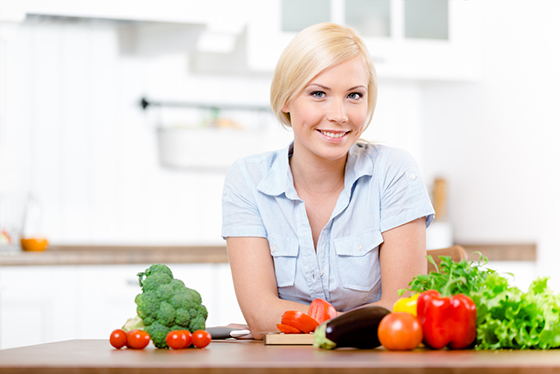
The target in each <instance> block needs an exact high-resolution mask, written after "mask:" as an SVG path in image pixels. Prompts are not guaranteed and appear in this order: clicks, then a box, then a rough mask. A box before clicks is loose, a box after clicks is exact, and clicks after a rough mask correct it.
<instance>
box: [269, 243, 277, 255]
mask: <svg viewBox="0 0 560 374" xmlns="http://www.w3.org/2000/svg"><path fill="white" fill-rule="evenodd" d="M270 252H272V253H274V252H276V246H275V245H274V244H273V245H272V247H270Z"/></svg>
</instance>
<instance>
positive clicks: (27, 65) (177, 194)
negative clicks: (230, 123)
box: [0, 0, 560, 284]
mask: <svg viewBox="0 0 560 374" xmlns="http://www.w3.org/2000/svg"><path fill="white" fill-rule="evenodd" d="M472 1H474V0H472ZM480 8H481V11H482V12H481V15H480V16H481V19H482V22H481V24H482V28H483V30H482V34H483V38H482V40H483V43H482V45H481V55H482V76H481V79H480V81H479V82H473V83H462V84H459V83H448V82H446V83H430V82H424V83H420V82H412V81H394V80H393V81H384V80H383V79H382V80H381V81H380V83H381V86H380V94H379V102H378V108H377V111H376V114H375V116H374V122H373V123H372V125H371V127H370V128H369V129H368V131H367V133H366V134H365V137H366V138H368V139H372V140H377V141H385V142H387V143H390V144H393V145H396V146H401V147H404V148H406V149H408V150H410V151H411V152H412V153H413V154H414V155H415V157H416V158H417V160H418V161H419V163H420V165H421V167H422V169H423V171H424V179H425V181H426V183H427V184H428V186H430V184H431V181H432V180H433V178H435V177H436V176H440V175H443V176H445V177H446V178H447V179H448V182H449V215H450V220H451V221H452V223H453V226H454V230H455V235H456V240H457V241H458V242H464V243H466V242H468V243H504V242H514V243H515V242H536V243H537V244H538V251H539V253H538V258H539V268H538V273H539V274H545V275H553V274H554V270H555V268H554V264H555V263H557V262H558V257H559V256H560V255H557V254H556V253H557V252H559V251H558V248H560V245H559V244H560V243H559V241H560V240H559V239H558V237H557V235H556V230H557V227H560V222H559V221H560V218H559V217H558V215H557V214H556V212H557V211H558V210H559V208H560V206H559V205H560V202H559V200H560V199H559V198H558V195H557V191H558V190H559V189H558V184H559V181H560V178H559V177H558V175H557V173H558V171H559V169H560V168H559V167H558V166H559V165H558V163H559V160H560V157H559V156H560V154H559V153H560V151H559V150H558V146H557V145H556V137H557V135H558V130H557V127H558V125H559V124H560V105H559V102H560V100H559V99H560V96H559V95H560V94H559V90H558V87H560V73H559V71H558V68H557V67H558V66H560V55H559V52H557V50H558V48H557V47H556V46H557V45H559V44H560V43H559V42H560V40H559V39H560V26H559V25H558V22H557V20H558V19H560V4H559V3H558V2H557V1H555V0H539V1H533V2H527V1H520V0H516V1H511V0H492V1H480ZM2 37H3V38H4V39H3V41H2V42H1V43H0V52H2V53H1V55H0V64H1V65H0V79H1V80H2V84H0V90H1V91H0V178H1V179H0V195H1V196H2V197H6V196H12V195H14V194H21V193H22V192H25V191H28V190H30V189H31V188H32V189H33V192H34V193H35V194H36V195H37V197H38V198H39V199H40V200H41V202H42V203H43V206H44V208H45V215H46V217H48V219H47V220H46V232H47V234H48V235H49V237H50V238H51V241H52V242H53V243H127V244H134V243H141V244H195V243H221V242H222V241H221V239H220V237H219V235H220V220H221V213H220V196H221V195H220V194H221V186H222V181H223V173H203V172H200V171H189V172H178V171H174V170H168V169H163V168H162V167H161V166H160V165H159V164H158V159H157V147H156V138H155V127H156V126H157V125H158V121H159V119H158V116H157V115H156V113H155V112H152V111H150V112H149V113H146V112H143V111H142V110H141V109H140V108H139V106H138V100H139V99H140V97H141V96H142V95H149V96H150V97H152V98H155V99H162V100H163V99H168V100H176V101H189V100H193V101H206V102H237V103H248V104H266V103H267V102H268V90H269V82H270V76H267V75H248V74H246V75H244V76H233V75H230V74H214V75H210V74H202V73H195V72H192V71H191V70H190V68H189V64H190V62H189V59H188V54H187V51H184V52H183V51H179V52H177V51H174V52H172V53H164V54H161V53H160V54H155V53H152V54H150V53H149V52H150V51H149V50H148V51H143V53H142V54H131V53H125V51H124V50H123V48H122V45H120V44H119V42H120V41H122V40H120V39H119V38H118V34H117V33H116V31H115V26H114V25H108V24H104V23H89V24H52V23H39V24H36V23H35V24H33V23H30V24H24V25H23V26H22V27H20V28H19V30H17V31H15V32H13V33H6V32H4V33H2ZM6 40H8V42H6ZM124 49H126V48H124ZM411 63H414V62H413V61H412V62H411ZM270 126H274V125H273V124H270ZM202 149H203V151H201V152H200V156H201V157H203V156H204V153H205V152H217V151H219V150H216V149H213V148H212V144H205V145H204V147H203V148H202ZM555 282H556V284H558V282H559V281H558V280H555Z"/></svg>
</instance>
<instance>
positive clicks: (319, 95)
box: [311, 91, 325, 98]
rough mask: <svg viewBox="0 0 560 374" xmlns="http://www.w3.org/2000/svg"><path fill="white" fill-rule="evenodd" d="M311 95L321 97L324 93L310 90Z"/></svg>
mask: <svg viewBox="0 0 560 374" xmlns="http://www.w3.org/2000/svg"><path fill="white" fill-rule="evenodd" d="M311 96H313V97H316V98H323V97H325V93H324V92H323V91H313V92H311Z"/></svg>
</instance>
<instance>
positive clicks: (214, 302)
mask: <svg viewBox="0 0 560 374" xmlns="http://www.w3.org/2000/svg"><path fill="white" fill-rule="evenodd" d="M149 266H150V265H149V264H138V265H110V266H80V267H79V270H78V272H79V276H78V279H79V287H80V292H79V295H78V297H77V298H76V302H77V304H78V306H77V308H78V310H79V319H80V320H79V323H78V326H77V329H76V338H80V339H106V338H107V337H108V336H109V334H110V333H111V331H113V330H114V329H116V328H120V327H122V325H123V324H124V323H125V322H126V320H127V319H128V318H132V317H134V316H135V315H136V304H135V302H134V299H135V297H136V295H138V294H139V293H141V292H142V290H141V288H140V285H139V283H138V277H137V275H136V274H138V273H139V272H143V271H144V270H146V269H147V268H148V267H149ZM168 266H169V268H170V269H171V271H172V272H173V277H174V278H176V279H180V280H182V281H183V282H184V283H185V286H187V287H189V288H192V289H195V290H197V291H198V292H199V293H200V295H201V296H202V303H203V304H204V306H206V308H207V309H208V319H207V321H206V325H207V326H218V325H224V324H228V323H232V322H236V323H243V321H244V320H243V319H242V318H243V317H242V314H241V312H240V310H239V307H238V305H237V301H236V299H235V294H234V292H233V283H232V281H231V275H230V273H229V265H228V264H169V265H168Z"/></svg>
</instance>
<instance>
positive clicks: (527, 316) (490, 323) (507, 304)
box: [470, 273, 560, 349]
mask: <svg viewBox="0 0 560 374" xmlns="http://www.w3.org/2000/svg"><path fill="white" fill-rule="evenodd" d="M547 283H548V278H547V277H539V278H537V279H535V280H534V281H533V282H532V283H531V285H530V286H529V289H528V290H527V292H522V291H521V290H520V289H519V288H517V287H514V286H509V285H507V280H505V282H504V278H503V277H500V276H499V275H498V274H496V273H495V274H492V275H491V276H489V277H488V278H487V279H486V280H485V281H484V282H483V284H482V286H483V287H482V289H481V290H480V291H479V292H475V293H473V294H472V295H470V297H471V298H472V299H473V301H474V302H475V304H476V306H477V345H476V348H477V349H529V348H533V349H549V348H556V347H560V296H559V295H558V294H555V293H554V292H553V291H552V290H551V289H550V288H549V287H548V285H547Z"/></svg>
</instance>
